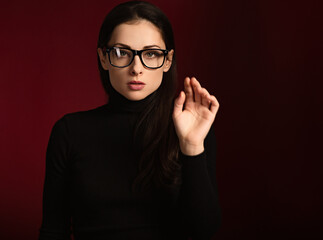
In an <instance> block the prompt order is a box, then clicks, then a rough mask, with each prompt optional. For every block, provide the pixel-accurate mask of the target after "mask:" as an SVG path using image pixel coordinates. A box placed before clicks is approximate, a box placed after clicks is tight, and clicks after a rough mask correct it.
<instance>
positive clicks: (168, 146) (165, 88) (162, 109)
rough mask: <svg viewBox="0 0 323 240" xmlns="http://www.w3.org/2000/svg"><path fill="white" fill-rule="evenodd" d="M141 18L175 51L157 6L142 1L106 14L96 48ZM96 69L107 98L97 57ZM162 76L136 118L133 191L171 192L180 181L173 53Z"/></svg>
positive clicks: (105, 79)
mask: <svg viewBox="0 0 323 240" xmlns="http://www.w3.org/2000/svg"><path fill="white" fill-rule="evenodd" d="M141 19H143V20H147V21H149V22H151V23H153V24H154V25H155V26H156V27H157V28H158V29H159V30H160V31H161V34H162V37H163V40H164V42H165V45H166V49H168V50H171V49H173V50H174V51H175V42H174V36H173V30H172V26H171V24H170V22H169V20H168V19H167V17H166V15H165V14H164V13H163V12H162V11H161V10H160V9H159V8H157V7H156V6H154V5H152V4H150V3H148V2H142V1H130V2H126V3H122V4H120V5H118V6H116V7H115V8H113V9H112V10H111V11H110V12H109V13H108V15H107V16H106V17H105V19H104V21H103V24H102V26H101V29H100V34H99V40H98V48H103V47H106V46H107V43H108V42H109V40H110V38H111V35H112V32H113V30H114V28H115V27H116V26H118V25H119V24H122V23H125V22H130V21H134V20H141ZM98 67H99V71H100V77H101V81H102V85H103V87H104V89H105V91H106V93H107V94H108V95H109V93H111V90H112V86H111V83H110V79H109V73H108V71H106V70H104V69H103V68H102V66H101V62H100V58H99V56H98ZM163 74H164V75H163V80H162V83H161V85H160V87H159V88H158V89H157V90H156V91H155V93H154V94H153V97H152V99H151V102H150V103H149V105H148V107H147V108H146V109H145V110H144V112H142V114H141V116H140V117H139V120H138V122H137V125H136V128H135V132H134V137H135V138H136V142H138V139H140V141H139V142H140V144H141V149H142V151H141V154H140V162H139V166H138V167H139V173H138V176H137V178H136V179H135V180H134V182H133V186H132V187H133V188H132V189H133V190H134V191H135V190H144V189H147V188H149V187H151V186H155V187H163V188H166V189H172V187H175V186H176V185H177V184H180V182H181V181H180V179H181V178H180V174H179V173H180V167H181V166H180V163H179V162H178V153H179V143H178V138H177V135H176V133H175V128H174V124H173V120H172V112H173V102H174V96H175V94H176V87H177V79H176V78H177V71H176V60H175V53H174V55H173V60H172V65H171V67H170V69H169V71H168V72H164V73H163Z"/></svg>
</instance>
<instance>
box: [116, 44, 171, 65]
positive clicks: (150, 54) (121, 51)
mask: <svg viewBox="0 0 323 240" xmlns="http://www.w3.org/2000/svg"><path fill="white" fill-rule="evenodd" d="M133 55H134V54H133V52H132V51H131V50H130V49H126V48H117V47H115V48H113V49H111V51H110V61H111V64H112V65H115V66H118V67H124V66H127V65H129V64H130V62H131V61H132V59H133V57H134V56H133ZM164 58H165V56H164V52H163V51H162V50H160V49H147V50H144V51H142V53H141V59H142V61H143V63H144V64H145V65H146V66H147V67H150V68H158V67H161V66H162V65H163V62H164Z"/></svg>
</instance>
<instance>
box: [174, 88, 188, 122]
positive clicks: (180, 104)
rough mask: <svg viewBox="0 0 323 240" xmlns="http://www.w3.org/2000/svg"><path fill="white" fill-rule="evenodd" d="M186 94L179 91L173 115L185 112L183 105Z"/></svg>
mask: <svg viewBox="0 0 323 240" xmlns="http://www.w3.org/2000/svg"><path fill="white" fill-rule="evenodd" d="M185 98H186V95H185V93H184V92H183V91H181V92H180V93H179V96H178V97H177V98H176V99H175V101H174V111H173V117H175V118H176V117H177V116H178V115H179V114H181V113H182V112H183V105H184V102H185Z"/></svg>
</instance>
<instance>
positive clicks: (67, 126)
mask: <svg viewBox="0 0 323 240" xmlns="http://www.w3.org/2000/svg"><path fill="white" fill-rule="evenodd" d="M107 113H108V109H107V104H105V105H102V106H99V107H96V108H93V109H89V110H84V111H77V112H71V113H67V114H64V115H63V116H62V117H60V118H59V119H58V120H57V121H56V122H55V124H54V126H53V129H64V130H65V131H66V132H70V131H73V130H80V129H87V128H88V127H89V126H93V125H95V124H97V123H98V122H99V121H102V118H104V117H105V116H107Z"/></svg>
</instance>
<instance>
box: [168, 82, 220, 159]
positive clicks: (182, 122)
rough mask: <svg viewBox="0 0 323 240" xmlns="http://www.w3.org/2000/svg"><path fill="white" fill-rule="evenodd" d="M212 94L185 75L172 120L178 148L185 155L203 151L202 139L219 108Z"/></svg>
mask: <svg viewBox="0 0 323 240" xmlns="http://www.w3.org/2000/svg"><path fill="white" fill-rule="evenodd" d="M219 106H220V105H219V103H218V101H217V100H216V98H215V97H214V96H213V95H210V94H209V92H208V91H207V90H206V89H205V88H202V87H201V85H200V83H199V82H198V81H197V80H196V78H194V77H193V78H189V77H186V78H185V80H184V92H183V91H181V92H180V94H179V96H178V97H177V98H176V99H175V102H174V111H173V121H174V125H175V129H176V133H177V136H178V138H179V143H180V148H181V151H182V153H183V154H185V155H190V156H193V155H198V154H200V153H202V152H203V151H204V139H205V137H206V135H207V133H208V132H209V130H210V128H211V125H212V123H213V121H214V119H215V116H216V113H217V111H218V109H219Z"/></svg>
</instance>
